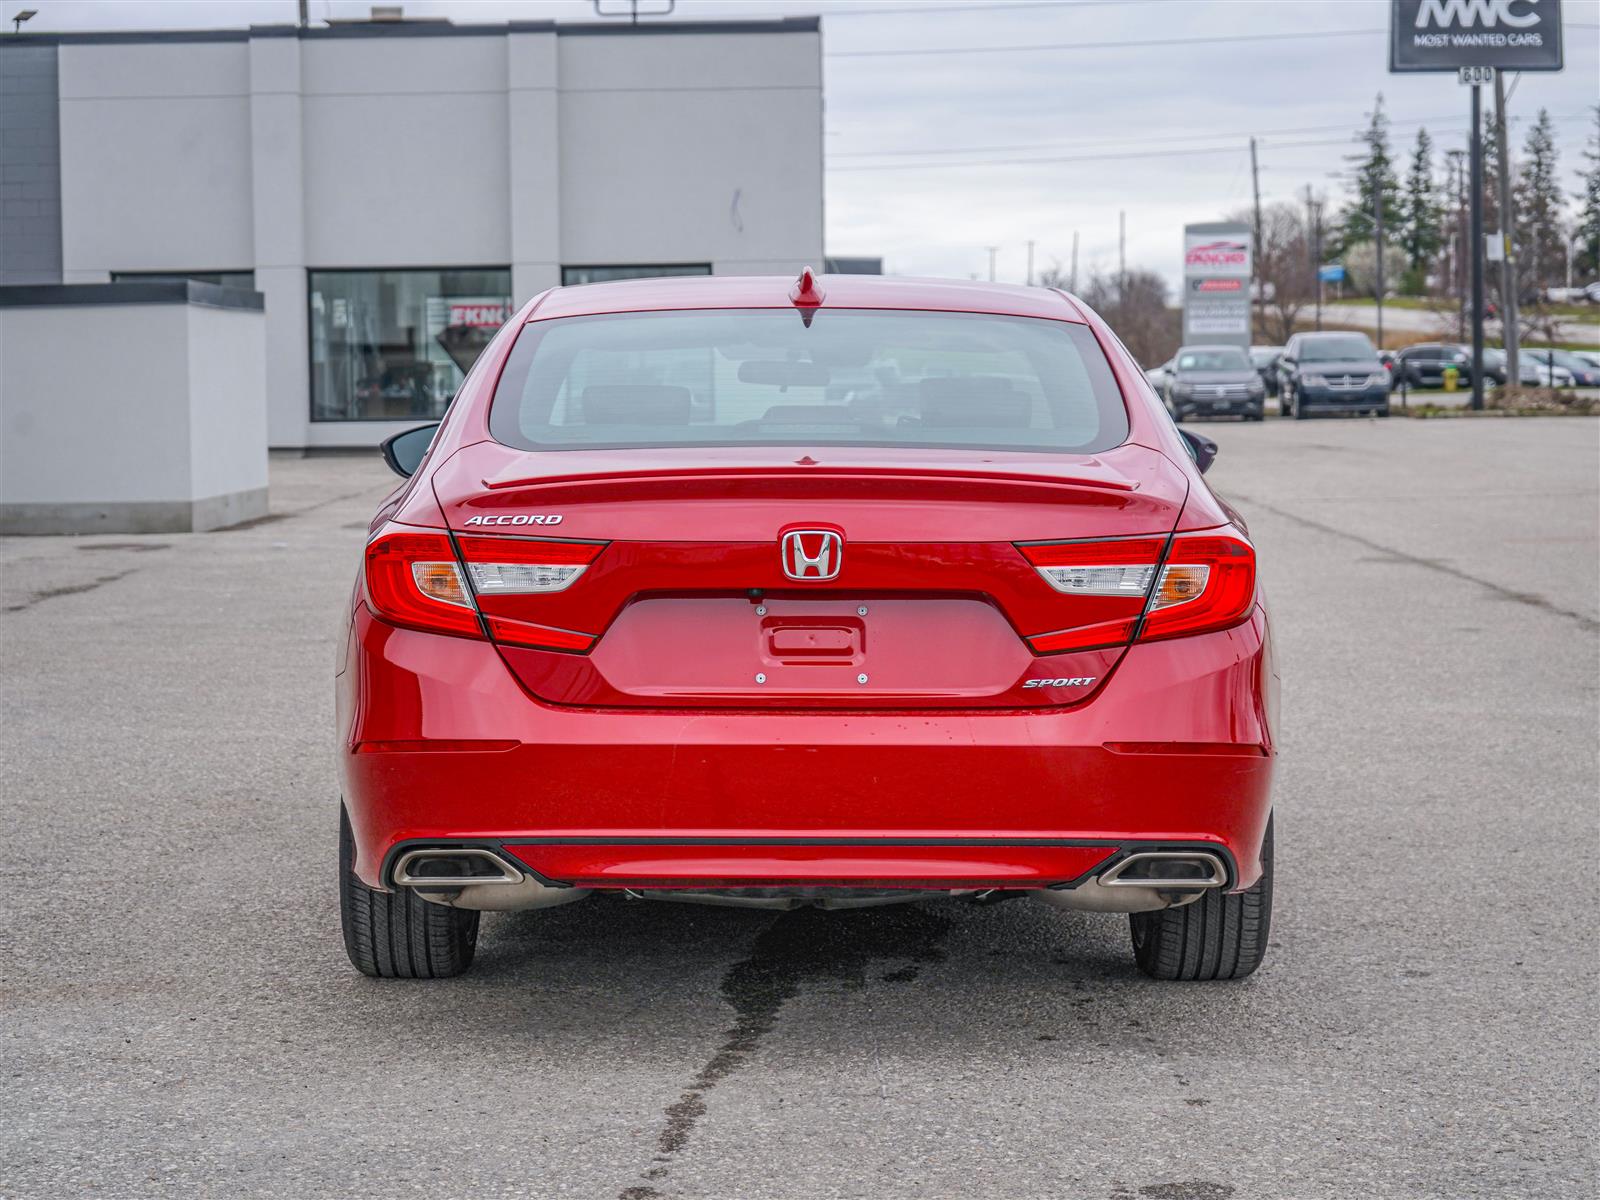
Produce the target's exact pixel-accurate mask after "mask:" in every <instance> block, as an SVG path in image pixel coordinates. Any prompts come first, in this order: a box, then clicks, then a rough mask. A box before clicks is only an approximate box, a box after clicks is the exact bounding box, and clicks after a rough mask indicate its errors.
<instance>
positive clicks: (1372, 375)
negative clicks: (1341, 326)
mask: <svg viewBox="0 0 1600 1200" xmlns="http://www.w3.org/2000/svg"><path fill="white" fill-rule="evenodd" d="M1278 403H1279V404H1280V405H1281V406H1282V408H1283V415H1284V416H1286V417H1287V416H1291V415H1292V416H1293V417H1294V418H1295V419H1296V420H1304V419H1305V418H1307V417H1310V416H1315V415H1317V414H1318V413H1340V412H1354V413H1372V414H1373V415H1374V416H1379V417H1387V416H1388V415H1389V372H1388V371H1386V370H1385V369H1384V367H1383V364H1382V363H1381V362H1379V361H1378V352H1377V351H1376V350H1375V349H1373V346H1372V342H1371V341H1370V340H1369V339H1368V338H1367V335H1366V334H1364V333H1297V334H1295V335H1294V336H1293V337H1292V338H1290V339H1289V344H1288V345H1287V346H1285V347H1284V348H1283V357H1282V358H1281V359H1280V360H1279V362H1278Z"/></svg>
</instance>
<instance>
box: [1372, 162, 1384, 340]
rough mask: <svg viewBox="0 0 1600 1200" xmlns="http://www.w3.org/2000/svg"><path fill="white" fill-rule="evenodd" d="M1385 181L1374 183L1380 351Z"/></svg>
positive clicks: (1373, 205) (1373, 221)
mask: <svg viewBox="0 0 1600 1200" xmlns="http://www.w3.org/2000/svg"><path fill="white" fill-rule="evenodd" d="M1382 183H1383V181H1382V180H1381V179H1374V180H1373V181H1372V184H1373V186H1372V225H1373V235H1372V241H1373V245H1374V247H1375V248H1376V249H1377V251H1378V349H1379V350H1382V349H1383V187H1382Z"/></svg>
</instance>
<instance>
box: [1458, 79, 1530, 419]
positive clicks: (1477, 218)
mask: <svg viewBox="0 0 1600 1200" xmlns="http://www.w3.org/2000/svg"><path fill="white" fill-rule="evenodd" d="M1482 92H1483V88H1482V87H1481V86H1480V85H1479V84H1476V83H1475V84H1473V85H1472V135H1471V137H1472V141H1471V142H1470V143H1469V145H1470V146H1471V152H1470V160H1471V164H1472V165H1471V168H1470V178H1469V179H1468V186H1469V187H1470V188H1471V189H1472V191H1471V197H1472V234H1471V243H1472V407H1473V409H1475V410H1478V409H1482V408H1483V96H1482ZM1517 378H1518V376H1515V375H1512V374H1511V373H1510V364H1507V372H1506V380H1507V382H1510V381H1512V380H1514V379H1517Z"/></svg>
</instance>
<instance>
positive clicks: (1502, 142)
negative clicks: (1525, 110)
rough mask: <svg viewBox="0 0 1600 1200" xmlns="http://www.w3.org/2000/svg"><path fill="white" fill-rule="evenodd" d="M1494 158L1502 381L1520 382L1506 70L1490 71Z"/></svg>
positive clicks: (1515, 225)
mask: <svg viewBox="0 0 1600 1200" xmlns="http://www.w3.org/2000/svg"><path fill="white" fill-rule="evenodd" d="M1494 142H1495V160H1496V161H1497V162H1499V164H1500V241H1501V249H1500V337H1501V342H1502V344H1503V345H1504V346H1505V348H1506V382H1507V383H1508V384H1510V385H1511V386H1512V387H1515V386H1516V382H1514V381H1518V382H1520V380H1521V379H1522V376H1521V375H1519V374H1518V373H1517V351H1518V346H1517V342H1518V341H1519V338H1518V336H1517V333H1518V329H1517V253H1516V247H1515V244H1514V242H1515V239H1514V238H1513V236H1512V232H1513V230H1515V229H1516V227H1517V222H1516V214H1515V213H1514V212H1513V211H1512V208H1511V154H1510V152H1509V151H1508V150H1507V148H1506V73H1505V72H1504V71H1496V72H1495V73H1494Z"/></svg>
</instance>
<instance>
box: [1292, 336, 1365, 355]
mask: <svg viewBox="0 0 1600 1200" xmlns="http://www.w3.org/2000/svg"><path fill="white" fill-rule="evenodd" d="M1377 357H1378V352H1377V351H1376V350H1374V349H1373V348H1372V343H1371V342H1369V341H1367V339H1366V338H1364V337H1362V336H1361V334H1359V333H1349V334H1343V335H1341V336H1338V337H1320V338H1307V339H1306V340H1305V341H1303V342H1301V343H1300V361H1301V362H1338V361H1339V360H1341V359H1346V358H1377Z"/></svg>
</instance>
